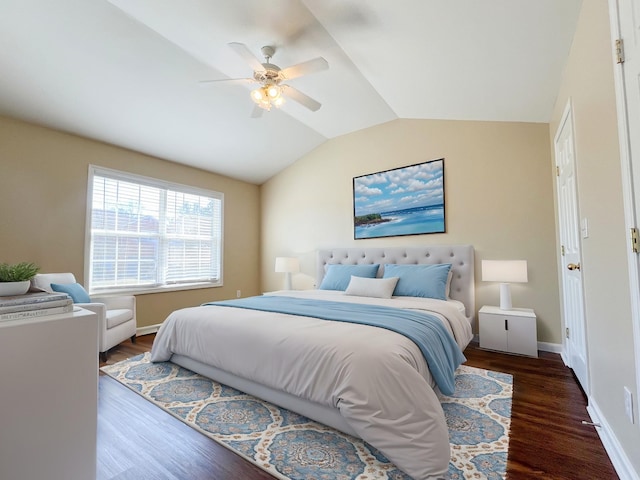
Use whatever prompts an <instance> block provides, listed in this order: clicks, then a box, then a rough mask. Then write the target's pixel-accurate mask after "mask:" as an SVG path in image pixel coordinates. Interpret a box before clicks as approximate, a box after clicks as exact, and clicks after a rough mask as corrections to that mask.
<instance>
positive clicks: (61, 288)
mask: <svg viewBox="0 0 640 480" xmlns="http://www.w3.org/2000/svg"><path fill="white" fill-rule="evenodd" d="M51 290H53V291H54V292H62V293H66V294H67V295H69V296H70V297H71V299H72V300H73V303H91V297H89V294H88V293H87V291H86V290H85V289H84V287H83V286H82V285H80V284H79V283H52V284H51Z"/></svg>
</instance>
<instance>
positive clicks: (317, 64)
mask: <svg viewBox="0 0 640 480" xmlns="http://www.w3.org/2000/svg"><path fill="white" fill-rule="evenodd" d="M328 68H329V63H328V62H327V61H326V60H325V59H324V58H322V57H318V58H314V59H312V60H308V61H306V62H302V63H298V64H296V65H292V66H290V67H287V68H285V69H283V70H281V71H280V74H281V75H282V76H283V77H284V78H286V79H287V80H291V79H292V78H298V77H301V76H303V75H308V74H310V73H316V72H321V71H322V70H326V69H328Z"/></svg>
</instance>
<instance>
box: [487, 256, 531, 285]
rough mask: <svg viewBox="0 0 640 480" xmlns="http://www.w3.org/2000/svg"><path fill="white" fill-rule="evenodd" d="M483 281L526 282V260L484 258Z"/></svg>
mask: <svg viewBox="0 0 640 480" xmlns="http://www.w3.org/2000/svg"><path fill="white" fill-rule="evenodd" d="M482 281H483V282H502V283H526V282H527V281H528V278H527V261H526V260H482Z"/></svg>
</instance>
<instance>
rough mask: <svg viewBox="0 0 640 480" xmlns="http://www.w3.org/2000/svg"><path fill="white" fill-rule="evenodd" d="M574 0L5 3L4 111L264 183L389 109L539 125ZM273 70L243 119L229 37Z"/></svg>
mask: <svg viewBox="0 0 640 480" xmlns="http://www.w3.org/2000/svg"><path fill="white" fill-rule="evenodd" d="M580 5H581V1H580V0H397V1H391V0H367V1H366V2H365V1H358V0H270V1H265V0H111V1H107V0H56V1H50V0H2V3H1V5H0V45H2V47H1V48H0V72H2V73H1V74H0V114H2V115H7V116H11V117H15V118H18V119H22V120H25V121H28V122H33V123H36V124H40V125H44V126H48V127H51V128H55V129H58V130H62V131H66V132H70V133H74V134H78V135H81V136H85V137H88V138H92V139H96V140H99V141H103V142H107V143H111V144H114V145H119V146H122V147H125V148H129V149H132V150H136V151H139V152H143V153H146V154H149V155H153V156H156V157H160V158H164V159H167V160H171V161H175V162H178V163H183V164H187V165H192V166H195V167H198V168H202V169H205V170H210V171H213V172H216V173H220V174H223V175H227V176H230V177H233V178H237V179H241V180H244V181H248V182H252V183H256V184H260V183H263V182H264V181H266V180H267V179H268V178H270V177H271V176H273V175H274V174H276V173H278V172H279V171H280V170H282V169H283V168H286V167H287V166H288V165H290V164H292V163H293V162H295V161H296V160H298V159H299V158H301V157H302V156H304V155H305V154H306V153H308V152H309V151H311V150H313V149H314V148H316V147H317V146H318V145H320V144H322V143H323V142H325V141H327V140H328V139H331V138H334V137H336V136H339V135H344V134H346V133H349V132H353V131H356V130H360V129H363V128H367V127H370V126H373V125H377V124H380V123H384V122H388V121H391V120H394V119H397V118H410V119H454V120H490V121H518V122H548V121H549V118H550V115H551V110H552V108H553V104H554V101H555V97H556V94H557V90H558V86H559V84H560V80H561V76H562V71H563V67H564V63H565V61H566V58H567V56H568V53H569V49H570V46H571V41H572V37H573V32H574V29H575V26H576V23H577V18H578V15H579V10H580ZM230 42H240V43H243V44H245V45H246V46H247V47H248V48H249V49H250V51H251V52H253V53H254V55H255V56H256V57H258V58H262V57H261V54H260V48H261V47H262V46H264V45H271V46H274V47H275V49H276V52H275V55H274V57H273V58H272V59H271V63H274V64H277V65H279V66H280V67H283V68H284V67H287V66H290V65H294V64H298V63H301V62H304V61H307V60H309V59H312V58H315V57H319V56H321V57H324V58H325V59H326V60H327V61H328V63H329V69H328V70H325V71H321V72H318V73H314V74H310V75H306V76H303V77H300V78H295V79H292V80H289V81H288V83H290V84H291V85H292V86H293V87H295V88H296V89H298V90H300V91H301V92H303V93H305V94H306V95H308V96H310V97H312V98H314V99H315V100H317V101H318V102H320V103H321V104H322V107H321V108H320V109H319V110H318V111H316V112H312V111H310V110H308V109H306V108H304V107H303V106H301V105H300V104H298V103H296V102H295V101H292V100H291V99H289V100H288V101H287V102H286V103H285V104H284V106H282V108H281V109H272V110H271V111H270V112H265V113H264V114H263V115H262V116H261V118H251V114H252V110H253V108H254V104H253V102H252V101H251V99H250V96H249V93H250V89H251V86H250V85H242V84H227V83H214V84H201V83H199V82H200V81H201V80H210V79H225V78H246V77H252V69H251V67H250V66H249V65H248V64H247V62H246V61H245V60H244V59H243V58H242V57H241V56H239V55H238V54H237V53H236V52H235V51H234V50H232V49H231V48H230V47H229V45H228V44H229V43H230Z"/></svg>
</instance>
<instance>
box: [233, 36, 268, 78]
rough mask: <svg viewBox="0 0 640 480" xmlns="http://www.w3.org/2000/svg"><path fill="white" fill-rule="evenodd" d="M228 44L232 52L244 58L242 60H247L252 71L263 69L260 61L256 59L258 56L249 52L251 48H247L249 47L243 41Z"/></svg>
mask: <svg viewBox="0 0 640 480" xmlns="http://www.w3.org/2000/svg"><path fill="white" fill-rule="evenodd" d="M229 46H230V47H231V48H232V49H233V51H234V52H236V53H237V54H238V55H240V56H241V57H242V58H244V61H245V62H247V63H248V64H249V66H250V67H251V68H252V69H253V70H254V71H258V72H261V71H263V70H264V67H263V66H262V62H261V61H260V60H259V59H258V57H256V56H255V55H254V54H253V53H251V50H249V48H247V46H246V45H245V44H244V43H238V42H231V43H230V44H229Z"/></svg>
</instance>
